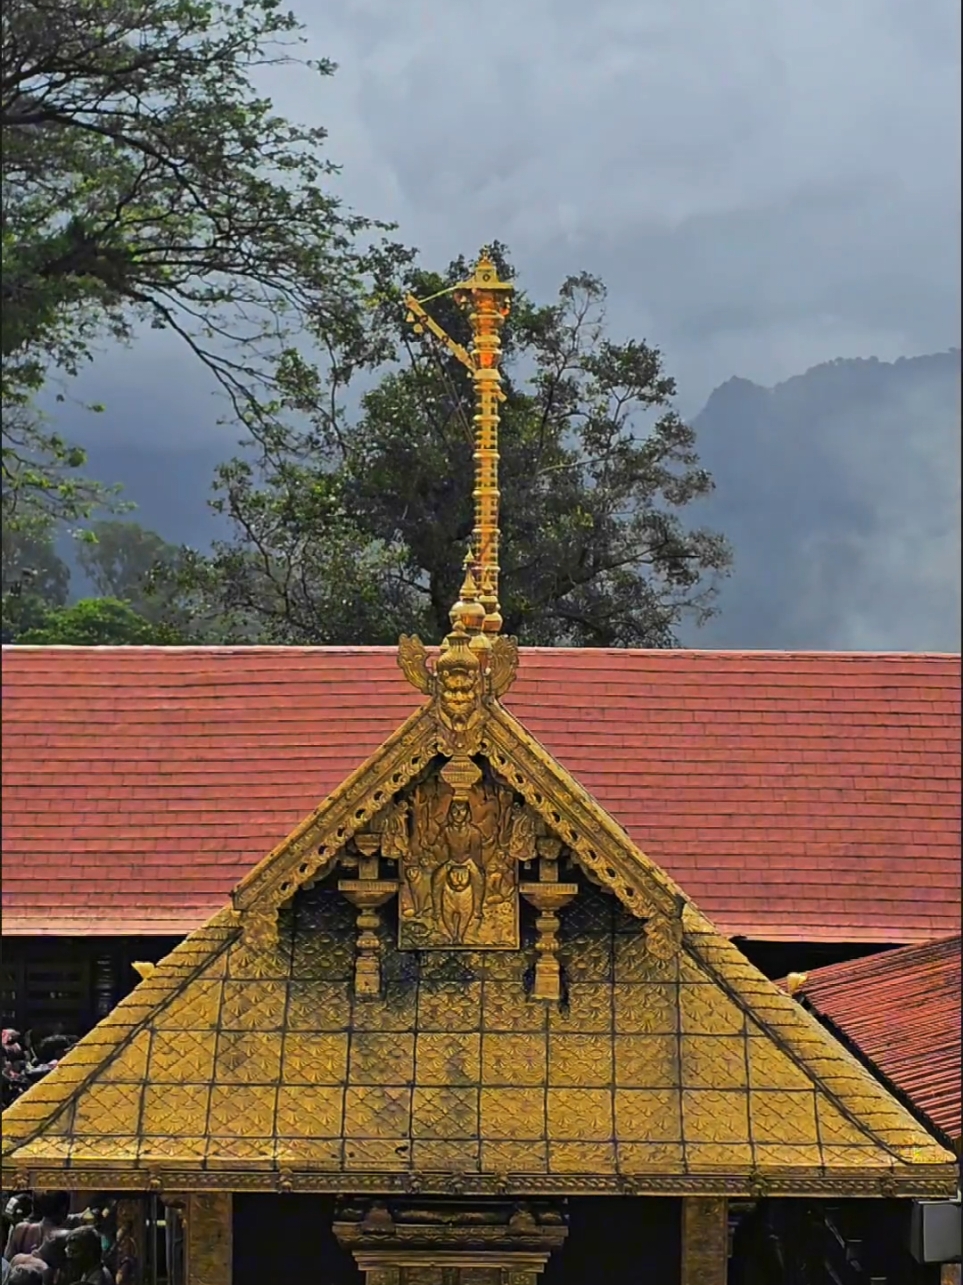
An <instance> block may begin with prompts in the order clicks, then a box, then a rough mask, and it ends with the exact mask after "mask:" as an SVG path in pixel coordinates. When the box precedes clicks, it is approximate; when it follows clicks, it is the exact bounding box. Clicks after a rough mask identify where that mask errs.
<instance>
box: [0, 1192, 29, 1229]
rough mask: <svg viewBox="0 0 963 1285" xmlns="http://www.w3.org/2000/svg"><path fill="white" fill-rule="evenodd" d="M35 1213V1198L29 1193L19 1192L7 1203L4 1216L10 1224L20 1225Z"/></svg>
mask: <svg viewBox="0 0 963 1285" xmlns="http://www.w3.org/2000/svg"><path fill="white" fill-rule="evenodd" d="M32 1212H33V1197H32V1196H31V1194H30V1192H29V1191H18V1192H16V1194H15V1195H13V1196H11V1197H10V1199H9V1200H8V1201H7V1204H6V1208H5V1209H4V1211H3V1216H4V1218H6V1219H7V1220H8V1221H9V1222H12V1223H20V1222H23V1221H24V1219H26V1218H29V1217H30V1215H31V1213H32Z"/></svg>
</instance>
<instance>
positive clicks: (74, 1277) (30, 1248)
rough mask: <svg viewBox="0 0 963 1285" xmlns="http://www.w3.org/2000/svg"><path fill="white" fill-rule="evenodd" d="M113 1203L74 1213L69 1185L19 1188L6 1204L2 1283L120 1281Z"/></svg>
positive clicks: (110, 1284)
mask: <svg viewBox="0 0 963 1285" xmlns="http://www.w3.org/2000/svg"><path fill="white" fill-rule="evenodd" d="M110 1212H111V1211H110V1209H109V1207H108V1206H107V1202H104V1201H94V1202H93V1203H92V1204H91V1205H89V1206H88V1207H87V1208H86V1209H84V1210H82V1211H80V1212H76V1213H71V1197H70V1193H69V1192H66V1191H47V1192H35V1193H31V1192H18V1193H17V1194H15V1195H13V1196H11V1197H10V1199H9V1200H7V1201H6V1203H5V1204H4V1206H3V1246H4V1248H3V1258H2V1263H3V1281H2V1285H114V1278H113V1276H112V1274H111V1272H110V1269H109V1268H108V1267H107V1265H106V1262H105V1260H106V1259H108V1258H109V1256H110V1251H111V1248H112V1237H111V1234H110V1228H109V1222H110Z"/></svg>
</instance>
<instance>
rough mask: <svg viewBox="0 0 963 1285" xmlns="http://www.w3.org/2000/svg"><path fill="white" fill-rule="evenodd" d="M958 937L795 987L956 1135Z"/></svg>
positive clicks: (827, 971)
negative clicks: (799, 987) (798, 987)
mask: <svg viewBox="0 0 963 1285" xmlns="http://www.w3.org/2000/svg"><path fill="white" fill-rule="evenodd" d="M960 983H961V975H960V938H959V936H956V937H950V938H947V939H946V940H944V941H936V942H931V943H930V944H929V945H926V946H905V947H904V948H903V949H902V950H887V951H883V952H882V953H881V954H878V955H870V956H869V958H867V959H857V960H853V961H852V962H849V963H845V964H830V965H829V966H828V967H826V968H816V969H814V970H813V971H812V972H811V973H809V975H808V977H807V979H806V982H805V984H804V985H803V986H802V988H801V989H800V990H798V991H797V992H796V996H797V998H805V999H806V1001H807V1002H808V1004H809V1006H810V1007H811V1008H813V1009H815V1011H816V1012H817V1013H818V1014H819V1015H820V1016H822V1017H827V1018H829V1020H830V1021H831V1022H832V1023H833V1025H834V1026H836V1027H837V1028H838V1029H839V1030H841V1031H842V1032H843V1034H844V1035H846V1036H847V1037H848V1038H849V1039H850V1040H851V1041H852V1042H853V1043H854V1044H855V1045H857V1046H858V1048H859V1049H860V1051H861V1052H862V1053H863V1054H864V1055H865V1056H866V1057H868V1058H869V1059H870V1061H871V1062H873V1063H874V1064H875V1065H876V1066H877V1067H878V1068H879V1069H880V1070H881V1071H882V1072H883V1074H884V1075H885V1076H887V1077H888V1078H889V1079H890V1080H891V1081H892V1082H893V1083H894V1084H895V1085H896V1086H897V1088H899V1089H902V1090H903V1092H904V1093H905V1094H906V1095H907V1097H909V1098H911V1099H912V1101H913V1102H914V1103H915V1104H916V1105H917V1106H918V1107H919V1108H920V1109H921V1110H922V1111H925V1112H926V1114H927V1115H928V1116H929V1118H930V1119H931V1120H932V1121H933V1123H934V1124H936V1125H938V1126H939V1127H940V1128H941V1129H943V1130H944V1132H946V1133H948V1134H949V1135H950V1137H951V1138H958V1137H959V1136H960V1134H961V1133H963V1125H961V1123H960V1020H961V1015H960Z"/></svg>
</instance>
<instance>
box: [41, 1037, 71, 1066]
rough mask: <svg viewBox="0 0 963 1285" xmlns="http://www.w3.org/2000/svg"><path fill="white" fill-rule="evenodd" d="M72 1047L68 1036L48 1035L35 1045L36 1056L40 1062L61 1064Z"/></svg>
mask: <svg viewBox="0 0 963 1285" xmlns="http://www.w3.org/2000/svg"><path fill="white" fill-rule="evenodd" d="M70 1045H71V1040H70V1037H69V1036H67V1035H48V1036H46V1037H45V1038H44V1039H42V1040H40V1041H39V1042H38V1043H37V1044H35V1045H34V1050H33V1051H34V1056H35V1057H36V1059H37V1061H38V1062H59V1061H60V1059H61V1058H62V1057H63V1055H64V1054H65V1053H66V1052H67V1050H68V1049H69V1048H70Z"/></svg>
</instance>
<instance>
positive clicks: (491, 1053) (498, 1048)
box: [481, 1031, 547, 1086]
mask: <svg viewBox="0 0 963 1285" xmlns="http://www.w3.org/2000/svg"><path fill="white" fill-rule="evenodd" d="M481 1050H482V1081H483V1083H485V1084H489V1085H498V1084H505V1085H519V1086H520V1085H526V1084H544V1083H545V1071H546V1068H545V1062H546V1053H547V1050H546V1040H545V1036H544V1035H534V1034H522V1033H517V1032H516V1033H513V1034H498V1033H495V1032H489V1031H486V1032H485V1034H484V1035H483V1037H482V1046H481Z"/></svg>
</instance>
